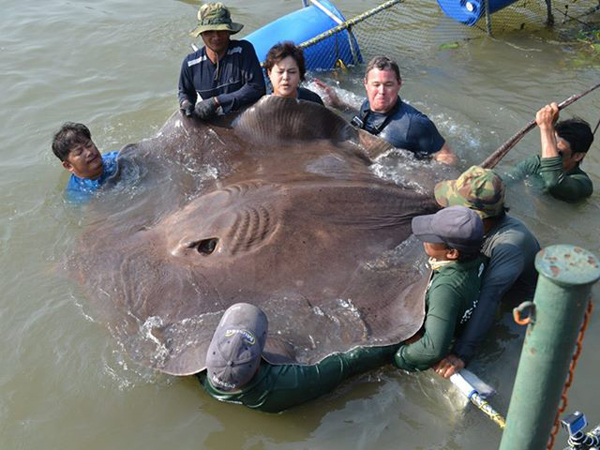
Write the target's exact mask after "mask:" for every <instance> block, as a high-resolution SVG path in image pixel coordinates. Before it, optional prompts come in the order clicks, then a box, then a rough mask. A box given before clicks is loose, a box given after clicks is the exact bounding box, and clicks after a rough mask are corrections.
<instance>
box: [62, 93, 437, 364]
mask: <svg viewBox="0 0 600 450" xmlns="http://www.w3.org/2000/svg"><path fill="white" fill-rule="evenodd" d="M387 149H388V147H387V146H386V145H383V144H382V141H380V140H379V139H374V138H369V136H368V135H366V134H361V133H359V132H357V131H356V130H355V129H354V128H352V127H351V126H350V125H348V123H347V122H346V121H345V120H344V119H342V118H341V117H339V116H338V115H336V114H335V113H333V112H331V111H329V110H328V109H326V108H323V107H322V106H319V105H316V104H313V103H307V102H302V101H296V100H285V99H281V98H275V97H266V98H264V99H262V100H261V101H260V102H258V103H257V104H256V105H255V106H253V107H251V108H249V109H248V110H246V111H245V112H244V113H243V114H241V115H240V116H239V117H237V118H236V119H235V120H233V121H232V120H223V121H221V122H217V123H202V122H200V121H196V120H190V119H186V118H182V117H180V115H179V114H174V115H173V116H172V117H171V118H170V119H169V120H168V121H167V123H166V124H165V125H164V126H163V128H162V129H161V131H160V132H159V133H158V134H157V136H155V137H154V138H152V139H148V140H144V141H142V142H140V143H137V144H133V145H130V146H127V147H125V148H124V149H123V150H122V151H121V154H120V157H119V161H120V171H119V175H118V177H117V179H120V180H119V181H118V183H117V184H116V186H115V188H113V189H112V190H110V191H109V192H106V193H105V195H102V196H100V197H99V198H98V200H96V201H95V204H94V205H93V206H94V207H95V208H94V209H95V214H93V215H92V216H91V217H92V219H90V223H89V225H88V228H87V230H86V231H85V232H84V233H83V235H82V237H81V239H80V242H79V244H78V246H77V249H76V252H75V253H74V255H73V257H72V258H71V259H70V266H71V270H72V271H76V272H77V273H78V274H79V280H80V282H81V283H82V285H83V286H84V289H85V291H86V293H87V296H88V297H89V299H90V300H91V304H92V306H93V309H92V314H93V315H94V317H95V318H96V319H97V320H99V321H102V322H104V323H105V324H106V325H108V327H109V329H110V330H111V333H112V334H113V336H115V337H116V338H117V340H118V341H119V342H120V343H122V344H123V346H124V347H125V349H126V350H127V352H128V353H129V355H130V356H131V357H132V358H133V359H134V360H135V361H137V362H139V363H141V364H144V365H147V366H150V367H153V368H156V369H158V370H160V371H163V372H166V373H169V374H175V375H187V374H193V373H196V372H199V371H200V370H203V369H204V368H205V352H206V349H207V346H208V343H209V342H210V339H211V337H212V333H213V331H214V329H215V327H216V324H217V323H218V320H219V318H220V316H221V314H222V313H223V311H224V310H225V309H226V308H227V307H229V306H230V305H232V304H234V303H237V302H242V301H243V302H249V303H253V304H255V305H258V306H260V307H261V308H263V309H264V310H265V312H266V314H267V316H268V317H269V336H268V340H267V346H266V349H265V354H264V355H265V357H266V359H267V360H269V361H270V362H272V363H274V364H281V363H298V364H314V363H316V362H318V361H320V360H321V359H323V358H324V357H326V356H327V355H329V354H331V353H333V352H341V351H346V350H349V349H351V348H354V347H356V346H374V345H387V344H390V343H398V342H400V341H402V340H404V339H406V338H408V337H410V336H411V335H413V334H414V333H415V332H416V331H417V330H418V329H419V328H420V327H421V324H422V322H423V317H424V295H423V294H424V290H425V281H426V274H425V273H423V270H422V269H420V268H419V266H421V264H420V262H422V260H423V257H422V250H421V246H420V245H419V243H418V242H417V241H416V239H415V238H414V237H411V233H410V221H411V219H412V218H413V217H414V216H416V215H419V214H423V213H430V212H433V211H434V210H435V209H436V207H435V205H434V204H433V201H432V196H431V194H430V190H429V189H428V188H427V186H425V188H423V187H418V186H419V185H421V186H422V185H423V183H416V181H415V180H422V181H425V182H427V181H431V180H432V178H433V177H434V174H433V172H432V171H431V170H429V169H427V168H426V165H425V164H418V163H414V164H413V166H414V167H413V169H412V170H411V171H409V172H408V176H406V177H405V178H406V180H407V182H406V183H404V184H398V183H392V182H389V181H385V180H383V179H382V178H380V177H378V176H377V175H375V174H374V173H373V170H372V169H371V168H370V165H371V163H372V161H373V158H375V157H376V156H377V155H379V154H380V153H381V152H382V151H385V150H387ZM407 170H409V169H407ZM430 187H431V184H429V188H430Z"/></svg>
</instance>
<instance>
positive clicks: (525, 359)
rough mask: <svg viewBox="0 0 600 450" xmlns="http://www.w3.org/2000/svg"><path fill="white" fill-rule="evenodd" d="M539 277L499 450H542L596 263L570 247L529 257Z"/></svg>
mask: <svg viewBox="0 0 600 450" xmlns="http://www.w3.org/2000/svg"><path fill="white" fill-rule="evenodd" d="M535 266H536V269H537V271H538V272H539V274H540V277H539V280H538V284H537V288H536V291H535V297H534V300H533V304H534V310H533V311H532V322H531V323H530V324H529V325H528V327H527V333H526V335H525V342H524V343H523V350H522V352H521V359H520V361H519V368H518V369H517V377H516V379H515V385H514V388H513V393H512V397H511V400H510V405H509V408H508V415H507V417H506V429H505V430H504V433H503V435H502V441H501V442H500V450H542V449H545V448H546V446H547V444H548V440H549V437H550V433H551V431H552V426H553V424H554V418H555V416H556V411H557V409H558V404H559V401H560V397H561V393H562V389H563V385H564V383H565V381H566V379H567V374H568V370H569V364H570V362H571V359H572V356H573V351H574V347H575V342H576V339H577V335H578V332H579V328H580V326H581V322H582V319H583V316H584V313H585V309H586V306H587V303H588V300H589V298H590V290H591V288H592V285H593V284H594V283H595V282H596V281H597V280H598V278H599V277H600V264H599V262H598V259H597V258H596V257H595V256H594V255H593V254H592V253H590V252H588V251H587V250H584V249H582V248H580V247H574V246H571V245H553V246H551V247H547V248H546V249H544V250H542V251H540V252H539V253H538V255H537V256H536V258H535Z"/></svg>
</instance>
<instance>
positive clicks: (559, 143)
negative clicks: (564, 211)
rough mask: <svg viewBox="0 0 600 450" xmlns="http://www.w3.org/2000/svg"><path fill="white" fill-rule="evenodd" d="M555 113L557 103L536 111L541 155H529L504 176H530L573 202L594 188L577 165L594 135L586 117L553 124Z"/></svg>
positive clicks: (518, 178) (559, 197) (552, 192)
mask: <svg viewBox="0 0 600 450" xmlns="http://www.w3.org/2000/svg"><path fill="white" fill-rule="evenodd" d="M558 115H559V112H558V105H557V104H556V103H551V104H549V105H546V106H544V107H543V108H542V109H540V110H539V111H538V112H537V114H536V116H535V120H536V123H537V125H538V127H539V129H540V137H541V147H542V152H541V155H532V156H530V157H529V158H527V159H525V160H524V161H522V162H520V163H519V164H517V166H516V167H515V168H514V169H512V170H510V171H509V172H508V174H507V175H508V177H509V178H512V179H515V180H522V179H524V178H526V177H528V176H532V175H533V176H535V177H538V178H540V179H541V180H542V181H543V184H544V188H545V190H546V191H547V192H548V193H550V195H552V196H553V197H554V198H557V199H559V200H564V201H566V202H576V201H578V200H581V199H584V198H586V197H589V196H590V195H592V192H593V191H594V186H593V184H592V180H590V177H589V176H588V174H587V173H585V172H584V171H583V170H581V168H580V167H579V166H580V164H581V163H582V162H583V159H584V158H585V155H586V154H587V151H588V150H589V148H590V146H591V145H592V142H594V134H593V133H592V129H591V127H590V124H589V123H587V122H586V121H585V120H582V119H579V118H573V119H567V120H562V121H560V122H558V123H556V121H557V120H558Z"/></svg>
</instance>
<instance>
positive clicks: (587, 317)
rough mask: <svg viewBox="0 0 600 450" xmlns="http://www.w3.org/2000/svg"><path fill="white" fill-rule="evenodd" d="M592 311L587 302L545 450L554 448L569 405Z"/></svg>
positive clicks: (590, 303) (591, 304)
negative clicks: (560, 419) (569, 397)
mask: <svg viewBox="0 0 600 450" xmlns="http://www.w3.org/2000/svg"><path fill="white" fill-rule="evenodd" d="M593 310H594V305H593V303H592V300H590V301H589V302H588V306H587V309H586V310H585V316H584V318H583V323H582V324H581V328H580V329H579V335H578V336H577V344H576V346H575V353H574V354H573V359H572V360H571V365H570V366H569V376H568V377H567V381H566V383H565V385H564V387H563V391H562V395H561V405H560V407H559V408H558V411H557V412H556V417H555V418H554V429H553V430H552V433H550V440H549V441H548V446H547V447H546V448H547V450H552V447H554V440H555V438H556V433H558V429H559V427H560V423H559V418H560V416H561V415H562V414H563V413H564V412H565V410H566V409H567V405H568V404H569V400H568V399H567V391H568V390H569V388H570V387H571V383H572V382H573V374H574V373H575V367H577V360H578V359H579V356H580V355H581V349H582V348H583V337H584V336H585V330H586V328H587V326H588V322H589V320H590V316H591V315H592V311H593Z"/></svg>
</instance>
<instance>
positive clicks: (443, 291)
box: [394, 256, 485, 371]
mask: <svg viewBox="0 0 600 450" xmlns="http://www.w3.org/2000/svg"><path fill="white" fill-rule="evenodd" d="M484 261H485V257H484V256H479V257H477V258H475V259H474V260H471V261H465V262H452V263H451V264H448V265H446V266H443V267H441V268H440V269H438V270H434V271H433V273H432V276H431V280H430V282H429V287H428V289H427V293H426V294H425V307H426V308H427V312H426V315H425V323H424V324H423V336H421V338H420V339H419V340H418V341H416V342H413V343H412V344H405V345H401V346H400V348H399V349H398V351H397V352H396V355H395V357H394V362H395V364H396V366H398V367H399V368H401V369H404V370H408V371H414V370H425V369H428V368H430V367H431V366H433V365H434V364H435V363H437V362H438V361H440V360H441V359H442V358H444V357H445V356H446V355H447V354H448V353H449V352H450V347H451V344H452V339H453V337H454V335H455V334H456V332H457V330H458V329H459V328H460V327H462V326H463V325H464V324H465V323H466V322H467V320H468V319H469V317H471V314H472V313H473V310H474V309H475V306H476V305H477V298H478V296H479V287H480V285H481V279H482V274H483V269H484V267H485V265H484Z"/></svg>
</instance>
